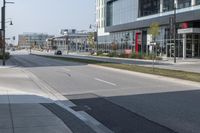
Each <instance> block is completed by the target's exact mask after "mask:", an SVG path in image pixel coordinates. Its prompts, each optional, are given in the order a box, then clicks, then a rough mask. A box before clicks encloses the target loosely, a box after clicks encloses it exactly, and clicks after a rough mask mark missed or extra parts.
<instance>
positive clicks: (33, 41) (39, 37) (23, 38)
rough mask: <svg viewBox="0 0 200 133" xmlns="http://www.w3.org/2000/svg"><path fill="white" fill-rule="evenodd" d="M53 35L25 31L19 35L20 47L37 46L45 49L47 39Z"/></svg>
mask: <svg viewBox="0 0 200 133" xmlns="http://www.w3.org/2000/svg"><path fill="white" fill-rule="evenodd" d="M50 37H53V36H50V35H48V34H43V33H24V34H20V35H19V40H18V47H19V48H22V49H25V48H30V47H31V46H32V47H35V48H39V49H44V48H45V45H46V39H47V38H50Z"/></svg>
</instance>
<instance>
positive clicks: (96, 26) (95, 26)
mask: <svg viewBox="0 0 200 133" xmlns="http://www.w3.org/2000/svg"><path fill="white" fill-rule="evenodd" d="M92 27H94V28H96V32H97V34H96V42H97V52H98V25H92V24H90V26H89V28H90V29H92Z"/></svg>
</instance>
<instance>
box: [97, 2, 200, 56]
mask: <svg viewBox="0 0 200 133" xmlns="http://www.w3.org/2000/svg"><path fill="white" fill-rule="evenodd" d="M136 1H137V2H138V3H136ZM174 1H175V0H135V1H134V0H112V1H109V2H108V3H107V12H106V19H107V20H106V22H107V23H106V24H107V26H108V27H110V26H116V27H117V25H120V24H125V28H121V26H122V25H120V26H119V27H118V28H119V29H121V31H116V30H113V29H112V28H114V27H110V28H111V30H113V32H112V33H110V35H109V36H101V37H99V40H98V41H99V44H100V45H99V50H102V51H104V50H105V51H107V52H108V51H111V50H112V45H113V44H116V45H117V51H118V52H124V50H126V49H131V50H132V51H133V52H136V51H140V52H141V53H144V54H148V53H150V52H151V50H152V48H151V47H152V46H151V43H150V42H149V38H150V35H149V34H148V30H149V28H147V27H148V26H145V28H141V27H140V28H138V29H137V28H135V29H132V28H130V29H128V30H126V29H127V27H130V26H131V24H130V22H134V21H143V20H149V19H152V18H156V17H161V16H168V15H172V14H173V12H170V11H173V10H174ZM196 5H200V0H177V13H184V12H187V11H192V10H200V8H199V7H198V6H196ZM191 6H196V7H195V8H190V7H191ZM183 8H186V9H184V10H179V9H183ZM126 24H127V25H126ZM133 24H134V23H133ZM179 24H180V26H179V27H178V26H177V30H178V29H184V27H185V28H200V19H199V21H190V22H182V23H179ZM136 25H137V23H136ZM177 25H178V24H177ZM126 26H127V27H126ZM108 29H109V28H108ZM123 29H125V30H123ZM185 42H186V53H187V55H186V56H187V57H199V56H200V34H191V33H190V34H187V35H186V40H184V36H183V35H182V34H177V36H176V50H177V51H176V53H177V55H176V56H177V57H183V56H184V52H183V51H184V46H185V45H184V44H185ZM156 50H157V51H156V53H157V55H162V56H163V55H164V56H167V57H173V56H174V53H175V52H174V50H175V48H174V39H173V35H172V33H170V31H169V25H167V24H166V25H162V26H161V27H160V34H159V36H157V37H156Z"/></svg>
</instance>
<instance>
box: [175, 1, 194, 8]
mask: <svg viewBox="0 0 200 133" xmlns="http://www.w3.org/2000/svg"><path fill="white" fill-rule="evenodd" d="M190 6H191V0H178V8H179V9H181V8H187V7H190Z"/></svg>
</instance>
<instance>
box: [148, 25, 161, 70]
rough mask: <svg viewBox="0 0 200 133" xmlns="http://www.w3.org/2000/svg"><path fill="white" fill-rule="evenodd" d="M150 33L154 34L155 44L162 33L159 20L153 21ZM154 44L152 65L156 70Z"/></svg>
mask: <svg viewBox="0 0 200 133" xmlns="http://www.w3.org/2000/svg"><path fill="white" fill-rule="evenodd" d="M149 34H151V35H152V40H153V43H154V44H155V43H156V37H157V36H158V35H159V34H160V25H159V23H157V22H153V23H152V24H151V25H150V29H149ZM154 44H153V45H152V47H153V48H152V49H153V59H152V60H153V63H152V65H153V66H152V67H153V71H154V60H155V48H154Z"/></svg>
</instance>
